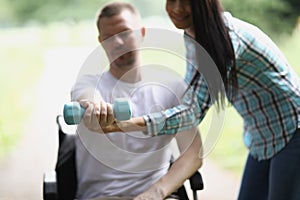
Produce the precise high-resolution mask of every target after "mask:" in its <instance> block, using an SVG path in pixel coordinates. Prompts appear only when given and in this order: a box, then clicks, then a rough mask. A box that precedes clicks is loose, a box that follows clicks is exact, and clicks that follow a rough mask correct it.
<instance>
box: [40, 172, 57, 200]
mask: <svg viewBox="0 0 300 200" xmlns="http://www.w3.org/2000/svg"><path fill="white" fill-rule="evenodd" d="M43 181H44V183H43V199H44V200H57V198H58V195H57V181H56V172H55V171H54V170H53V171H48V172H45V173H44V180H43Z"/></svg>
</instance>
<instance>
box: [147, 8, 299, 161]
mask: <svg viewBox="0 0 300 200" xmlns="http://www.w3.org/2000/svg"><path fill="white" fill-rule="evenodd" d="M224 16H225V23H226V25H227V27H228V28H229V34H230V37H231V39H232V43H233V46H234V50H235V55H236V67H237V78H238V87H239V89H238V94H237V96H236V99H235V100H234V101H233V102H231V103H232V104H233V106H234V107H235V108H236V110H237V111H238V112H239V114H240V115H241V116H242V118H243V120H244V134H243V136H244V137H243V138H244V143H245V145H246V146H247V148H249V150H250V153H251V155H252V156H253V157H254V158H257V159H258V160H263V159H269V158H271V157H272V156H274V155H275V154H276V153H277V152H279V151H280V150H281V149H282V148H283V147H284V146H285V145H286V144H287V143H288V141H289V140H290V139H291V138H292V136H293V134H294V132H295V130H296V129H297V128H298V127H300V80H299V78H298V76H297V75H296V74H295V72H294V71H293V69H292V68H291V67H290V66H289V64H288V62H287V61H286V59H285V58H284V56H283V55H282V53H281V52H280V50H279V49H278V48H277V47H276V45H275V44H274V43H273V42H272V41H271V40H270V39H269V38H268V37H267V36H266V35H265V34H263V33H262V32H261V31H260V30H259V29H258V28H256V27H254V26H252V25H250V24H248V23H245V22H243V21H240V20H238V19H236V18H234V17H232V16H231V15H230V14H229V13H225V15H224ZM185 42H186V47H187V60H189V59H191V60H193V55H195V50H193V47H192V45H190V44H189V43H188V42H187V41H185ZM196 70H197V69H195V68H193V67H192V64H189V63H188V64H187V74H186V81H187V82H190V80H191V78H192V76H193V74H194V73H195V71H196ZM211 104H212V103H211V99H210V95H209V90H208V87H207V85H206V82H205V81H204V78H203V77H202V76H200V78H199V80H198V82H197V83H196V84H195V85H194V87H193V88H191V89H190V90H189V91H188V92H187V94H186V95H185V97H184V102H183V103H182V104H181V105H179V106H177V107H174V108H171V109H168V110H165V111H162V112H160V113H153V114H149V115H147V116H144V119H145V121H146V124H147V129H148V134H149V135H152V136H155V135H164V134H175V133H177V132H178V131H181V130H186V129H190V128H191V127H194V126H197V125H198V124H199V123H200V122H201V120H202V119H203V118H204V116H205V114H206V112H207V110H208V109H209V107H210V106H211Z"/></svg>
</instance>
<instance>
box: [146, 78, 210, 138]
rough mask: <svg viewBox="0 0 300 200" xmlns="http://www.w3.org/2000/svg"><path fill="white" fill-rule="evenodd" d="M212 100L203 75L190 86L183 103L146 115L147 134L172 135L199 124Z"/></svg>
mask: <svg viewBox="0 0 300 200" xmlns="http://www.w3.org/2000/svg"><path fill="white" fill-rule="evenodd" d="M210 102H211V100H210V96H209V92H208V88H207V85H206V83H205V80H204V78H203V77H202V76H200V78H199V79H198V81H197V83H196V84H195V85H193V86H192V87H190V89H189V90H188V91H187V92H186V94H185V96H184V97H183V103H182V104H181V105H179V106H176V107H173V108H170V109H168V110H164V111H161V112H157V113H152V114H149V115H146V116H144V120H145V122H146V125H147V133H145V134H147V135H151V136H156V135H170V134H176V133H177V132H180V131H184V130H187V129H191V128H192V127H195V126H197V125H198V124H199V123H200V122H201V120H202V119H203V118H204V116H205V114H206V112H207V110H208V108H209V107H210V105H211V103H210Z"/></svg>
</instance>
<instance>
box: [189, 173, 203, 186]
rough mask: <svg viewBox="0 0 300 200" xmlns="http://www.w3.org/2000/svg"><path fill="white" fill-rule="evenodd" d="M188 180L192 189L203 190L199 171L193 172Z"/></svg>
mask: <svg viewBox="0 0 300 200" xmlns="http://www.w3.org/2000/svg"><path fill="white" fill-rule="evenodd" d="M189 180H190V185H191V189H192V190H193V191H197V190H203V188H204V184H203V180H202V176H201V174H200V172H199V171H196V172H195V173H194V174H193V176H191V177H190V178H189Z"/></svg>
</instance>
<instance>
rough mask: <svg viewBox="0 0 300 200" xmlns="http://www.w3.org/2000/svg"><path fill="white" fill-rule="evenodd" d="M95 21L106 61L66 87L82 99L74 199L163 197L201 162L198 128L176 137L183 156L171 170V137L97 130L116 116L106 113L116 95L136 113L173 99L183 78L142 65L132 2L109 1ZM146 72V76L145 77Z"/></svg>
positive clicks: (137, 19) (140, 33) (140, 29)
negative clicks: (103, 67) (105, 66)
mask: <svg viewBox="0 0 300 200" xmlns="http://www.w3.org/2000/svg"><path fill="white" fill-rule="evenodd" d="M97 27H98V30H99V37H98V40H99V42H100V43H101V45H102V47H103V49H104V50H105V53H106V55H107V58H108V60H109V62H110V64H109V70H108V71H104V72H102V73H101V74H98V75H94V74H91V75H83V76H82V77H80V78H79V79H78V81H77V82H76V84H75V85H74V87H73V89H72V93H71V95H72V100H73V101H80V102H81V104H82V105H83V106H84V107H85V108H86V112H85V115H84V117H83V124H84V125H83V124H80V125H79V126H78V131H77V132H78V140H77V142H76V165H77V178H78V189H77V195H76V198H78V199H90V198H96V197H97V198H99V197H115V196H116V197H122V198H124V197H125V196H130V197H135V199H136V200H139V199H156V200H159V199H165V198H168V197H169V196H170V195H171V194H172V193H173V192H175V191H176V190H177V189H178V188H179V187H180V186H181V185H182V184H183V183H184V181H185V180H186V179H187V178H189V177H190V176H191V175H192V174H194V172H195V171H196V170H198V169H199V167H200V166H201V164H202V160H201V139H200V136H199V133H198V132H197V130H190V131H187V132H186V133H184V134H182V136H181V135H180V134H179V135H178V136H177V137H176V139H177V143H178V145H179V149H180V151H181V152H182V155H181V156H180V157H179V158H178V159H177V160H176V161H175V162H174V163H173V165H172V166H171V168H170V169H169V167H170V166H169V165H170V160H171V159H172V152H171V148H170V142H171V140H172V139H173V136H163V137H155V138H145V136H144V134H143V133H142V132H127V133H120V132H114V133H109V134H106V135H105V134H96V133H95V132H99V129H101V127H100V125H104V126H105V125H106V124H111V123H112V122H113V121H114V118H113V117H111V116H112V105H111V104H112V103H113V101H114V99H116V98H119V97H122V98H127V99H129V100H130V102H131V105H132V115H133V116H140V115H143V114H146V113H149V112H157V111H159V110H161V109H165V108H170V107H172V106H174V105H178V103H179V99H180V97H181V96H182V94H183V92H184V90H185V87H184V83H182V82H181V81H179V80H180V78H178V77H177V78H173V79H171V77H170V74H172V73H170V72H168V73H160V74H161V75H160V76H159V75H158V74H157V73H156V72H155V69H156V68H157V67H155V66H153V67H148V68H147V67H141V65H142V63H141V55H140V51H139V50H137V49H138V48H139V46H140V44H141V42H142V41H143V39H144V37H145V34H146V30H145V28H144V27H143V26H142V25H141V19H140V15H139V13H138V11H137V10H136V9H135V8H134V7H133V6H132V5H130V4H128V3H109V4H107V5H106V6H104V7H103V8H102V9H101V11H100V14H99V15H98V20H97ZM172 76H174V74H173V75H172ZM147 77H148V78H149V77H150V79H151V81H150V82H149V81H146V80H147ZM107 113H109V114H107ZM100 118H101V120H100ZM99 122H100V124H99ZM86 127H88V128H86ZM183 136H184V138H183ZM187 163H188V164H187Z"/></svg>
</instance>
